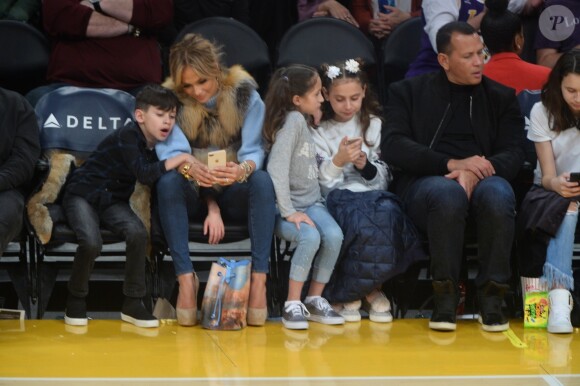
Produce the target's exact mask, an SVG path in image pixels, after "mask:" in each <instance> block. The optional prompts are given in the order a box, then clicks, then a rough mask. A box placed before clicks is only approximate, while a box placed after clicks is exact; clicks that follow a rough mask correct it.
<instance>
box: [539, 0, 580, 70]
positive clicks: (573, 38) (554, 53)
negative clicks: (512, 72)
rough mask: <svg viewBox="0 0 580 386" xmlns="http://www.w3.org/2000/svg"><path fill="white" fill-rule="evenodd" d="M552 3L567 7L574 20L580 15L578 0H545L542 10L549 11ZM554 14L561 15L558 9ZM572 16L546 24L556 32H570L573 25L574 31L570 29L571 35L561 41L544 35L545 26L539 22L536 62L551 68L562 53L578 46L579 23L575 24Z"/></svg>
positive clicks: (579, 40)
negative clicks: (552, 23) (559, 21)
mask: <svg viewBox="0 0 580 386" xmlns="http://www.w3.org/2000/svg"><path fill="white" fill-rule="evenodd" d="M554 5H559V6H564V7H566V8H568V10H570V12H571V15H572V17H573V18H576V20H577V18H578V17H579V16H580V1H578V0H546V2H545V6H544V12H550V9H549V8H550V7H551V6H554ZM556 9H557V8H556ZM554 16H562V15H561V13H560V10H557V11H556V13H555V14H554ZM564 16H566V15H564ZM568 16H569V15H568ZM573 18H572V19H570V18H568V17H567V18H566V20H562V22H561V23H555V24H554V25H551V26H550V25H548V26H547V27H548V29H551V30H555V31H556V32H558V33H560V32H562V31H563V32H562V33H566V32H567V31H568V32H570V31H569V29H571V28H572V26H574V27H573V28H574V31H571V35H570V36H569V37H568V38H566V39H564V40H562V41H555V40H554V39H550V37H549V36H546V34H545V31H546V29H545V26H544V28H542V27H543V24H542V23H543V22H540V23H541V24H540V28H538V32H537V34H536V42H535V43H536V44H535V47H536V57H537V61H536V62H537V64H539V65H542V66H546V67H549V68H552V67H554V65H555V64H556V62H557V61H558V59H559V58H560V56H562V54H563V53H565V52H568V51H570V50H572V49H573V48H580V25H579V24H575V20H574V19H573Z"/></svg>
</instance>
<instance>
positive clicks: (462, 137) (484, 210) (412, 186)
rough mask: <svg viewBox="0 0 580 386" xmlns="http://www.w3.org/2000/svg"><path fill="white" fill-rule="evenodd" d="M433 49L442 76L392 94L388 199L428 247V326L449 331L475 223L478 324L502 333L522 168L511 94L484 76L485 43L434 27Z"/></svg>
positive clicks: (386, 145)
mask: <svg viewBox="0 0 580 386" xmlns="http://www.w3.org/2000/svg"><path fill="white" fill-rule="evenodd" d="M437 50H438V52H439V54H438V60H439V64H440V65H441V67H442V71H440V72H438V73H432V74H426V75H423V76H419V77H416V78H411V79H406V80H403V81H401V82H398V83H395V84H393V85H392V86H391V88H390V90H389V99H388V101H389V102H388V105H387V108H386V127H385V135H384V140H383V143H382V155H383V158H384V159H385V160H386V161H387V162H388V163H390V164H392V165H394V166H396V167H398V168H400V169H401V176H400V178H399V179H398V182H397V185H396V186H395V189H396V192H397V193H398V194H399V195H400V196H401V197H402V198H403V200H404V202H405V205H406V209H407V212H408V214H409V215H410V217H411V218H412V220H413V221H414V223H415V225H416V226H417V227H418V229H419V230H420V231H421V232H422V233H423V234H425V235H426V236H427V239H428V242H429V252H430V255H431V274H432V278H433V291H434V309H433V315H432V317H431V320H430V322H429V327H430V328H432V329H435V330H446V331H449V330H455V328H456V317H455V313H456V307H457V304H458V301H459V296H458V290H457V283H458V280H459V275H460V268H461V261H462V256H463V241H464V233H465V229H466V226H467V224H468V223H473V224H474V225H475V229H476V235H477V242H478V254H479V261H480V270H479V274H478V276H477V278H476V279H475V284H476V286H477V288H478V300H479V306H480V314H481V317H480V322H481V323H482V326H483V329H484V330H486V331H504V330H507V329H508V328H509V323H508V320H507V318H506V317H505V316H504V315H503V313H502V310H501V305H502V301H503V295H504V293H505V291H506V290H507V289H508V288H509V287H508V286H507V284H506V283H507V281H508V279H509V277H510V263H509V260H510V253H511V247H512V241H513V236H514V217H515V197H514V193H513V190H512V188H511V186H510V184H509V182H508V181H509V180H511V179H512V178H514V177H515V176H516V174H517V172H518V170H519V168H520V166H521V164H522V162H523V151H522V149H521V148H520V142H519V138H520V137H521V133H522V131H523V130H524V120H523V118H522V115H521V113H520V109H519V105H518V102H517V99H516V97H515V94H514V90H512V89H509V88H506V87H504V86H501V85H500V84H498V83H495V82H493V81H491V80H490V79H487V78H485V77H483V75H482V72H483V44H482V42H481V39H480V38H479V36H478V34H477V33H476V31H475V30H474V29H473V28H472V27H471V26H470V25H469V24H467V23H464V22H452V23H449V24H447V25H445V26H444V27H442V28H441V29H440V30H439V32H438V34H437Z"/></svg>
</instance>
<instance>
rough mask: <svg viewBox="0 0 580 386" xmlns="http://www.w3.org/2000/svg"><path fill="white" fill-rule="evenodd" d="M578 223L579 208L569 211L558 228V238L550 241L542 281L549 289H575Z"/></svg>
mask: <svg viewBox="0 0 580 386" xmlns="http://www.w3.org/2000/svg"><path fill="white" fill-rule="evenodd" d="M577 222H578V208H576V211H575V212H571V211H568V212H566V215H565V216H564V220H563V221H562V224H561V225H560V228H558V233H556V236H555V237H554V238H553V239H551V240H550V243H549V244H548V251H547V253H546V262H545V263H544V274H543V275H542V277H541V280H542V281H543V282H545V283H546V285H547V288H548V289H552V288H559V287H563V288H566V289H569V290H573V289H574V278H573V277H572V255H573V253H574V251H573V249H574V234H575V232H576V224H577Z"/></svg>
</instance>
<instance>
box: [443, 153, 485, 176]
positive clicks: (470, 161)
mask: <svg viewBox="0 0 580 386" xmlns="http://www.w3.org/2000/svg"><path fill="white" fill-rule="evenodd" d="M447 170H449V171H450V172H454V171H456V170H469V171H470V172H472V173H474V174H475V175H476V176H477V178H479V179H480V180H481V179H484V178H485V177H491V176H493V175H494V174H495V169H494V167H493V165H492V164H491V162H489V161H488V160H487V159H485V157H484V156H479V155H474V156H472V157H469V158H465V159H461V160H456V159H451V160H449V162H447Z"/></svg>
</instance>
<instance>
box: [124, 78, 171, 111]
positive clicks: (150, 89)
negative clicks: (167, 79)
mask: <svg viewBox="0 0 580 386" xmlns="http://www.w3.org/2000/svg"><path fill="white" fill-rule="evenodd" d="M150 106H154V107H157V108H158V109H160V110H163V111H171V110H173V109H175V110H176V112H177V111H179V109H180V107H181V102H180V101H179V98H177V95H175V93H174V92H173V91H171V90H169V89H167V88H165V87H163V86H160V85H158V84H153V83H151V84H147V85H145V86H143V88H142V89H141V90H140V91H139V92H138V93H137V96H136V97H135V108H136V109H139V110H147V109H148V108H149V107H150Z"/></svg>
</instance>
